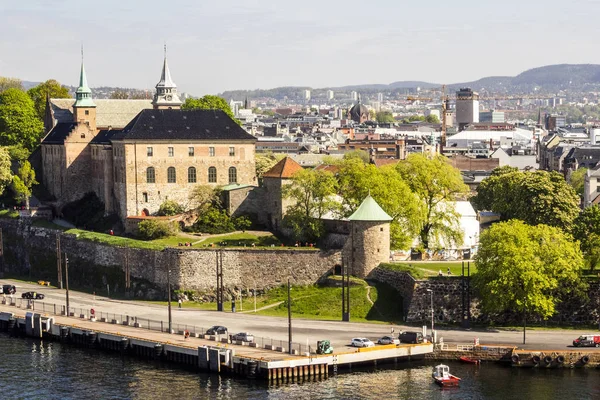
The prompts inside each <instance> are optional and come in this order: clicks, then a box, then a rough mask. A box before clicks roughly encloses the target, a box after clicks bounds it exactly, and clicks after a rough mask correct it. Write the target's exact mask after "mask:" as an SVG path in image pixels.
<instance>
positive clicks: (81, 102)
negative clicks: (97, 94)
mask: <svg viewBox="0 0 600 400" xmlns="http://www.w3.org/2000/svg"><path fill="white" fill-rule="evenodd" d="M73 107H96V104H94V101H93V100H92V90H91V89H90V88H89V87H88V83H87V76H86V75H85V67H84V66H83V60H81V73H80V74H79V87H78V88H77V91H76V92H75V104H73Z"/></svg>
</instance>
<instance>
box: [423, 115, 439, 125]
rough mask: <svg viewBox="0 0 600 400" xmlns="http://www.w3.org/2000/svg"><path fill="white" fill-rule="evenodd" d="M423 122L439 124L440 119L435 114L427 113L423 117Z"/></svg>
mask: <svg viewBox="0 0 600 400" xmlns="http://www.w3.org/2000/svg"><path fill="white" fill-rule="evenodd" d="M425 122H427V123H430V124H439V123H440V119H439V118H438V116H437V115H435V114H429V115H428V116H426V117H425Z"/></svg>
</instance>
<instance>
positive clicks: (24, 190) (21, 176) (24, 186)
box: [12, 161, 38, 209]
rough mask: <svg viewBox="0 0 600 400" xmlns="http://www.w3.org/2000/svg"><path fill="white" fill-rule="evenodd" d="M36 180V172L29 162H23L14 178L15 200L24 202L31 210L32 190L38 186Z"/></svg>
mask: <svg viewBox="0 0 600 400" xmlns="http://www.w3.org/2000/svg"><path fill="white" fill-rule="evenodd" d="M37 183H38V182H37V181H36V180H35V171H34V170H33V168H32V167H31V164H30V163H29V161H23V162H22V163H21V165H20V166H19V169H18V170H17V173H16V174H15V175H13V177H12V190H13V192H14V194H15V200H17V201H19V202H24V203H25V206H26V208H27V209H29V197H31V188H32V187H33V185H37Z"/></svg>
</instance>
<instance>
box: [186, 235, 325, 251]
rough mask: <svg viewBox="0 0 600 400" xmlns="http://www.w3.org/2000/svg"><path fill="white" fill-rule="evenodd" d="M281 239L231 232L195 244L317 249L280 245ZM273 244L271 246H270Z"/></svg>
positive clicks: (313, 248) (203, 245)
mask: <svg viewBox="0 0 600 400" xmlns="http://www.w3.org/2000/svg"><path fill="white" fill-rule="evenodd" d="M281 243H282V242H281V240H279V238H277V237H276V236H274V235H265V236H257V235H254V234H252V233H248V232H242V233H232V234H229V235H220V236H212V237H208V238H206V239H204V240H203V241H201V242H200V243H197V244H196V245H195V246H201V247H211V246H212V245H213V244H214V246H215V247H252V245H253V244H254V247H255V248H263V249H264V248H268V249H286V250H289V249H296V250H318V249H317V248H315V247H293V246H283V247H282V246H281ZM272 246H273V247H272Z"/></svg>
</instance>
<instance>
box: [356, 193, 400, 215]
mask: <svg viewBox="0 0 600 400" xmlns="http://www.w3.org/2000/svg"><path fill="white" fill-rule="evenodd" d="M348 219H349V220H350V221H391V220H392V217H390V216H389V215H388V214H387V213H386V212H385V211H383V208H381V206H380V205H379V204H377V202H376V201H375V199H374V198H372V197H371V195H368V196H367V197H365V199H364V200H363V202H362V203H361V205H360V207H358V209H357V210H356V211H354V214H352V215H351V216H350V218H348Z"/></svg>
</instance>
